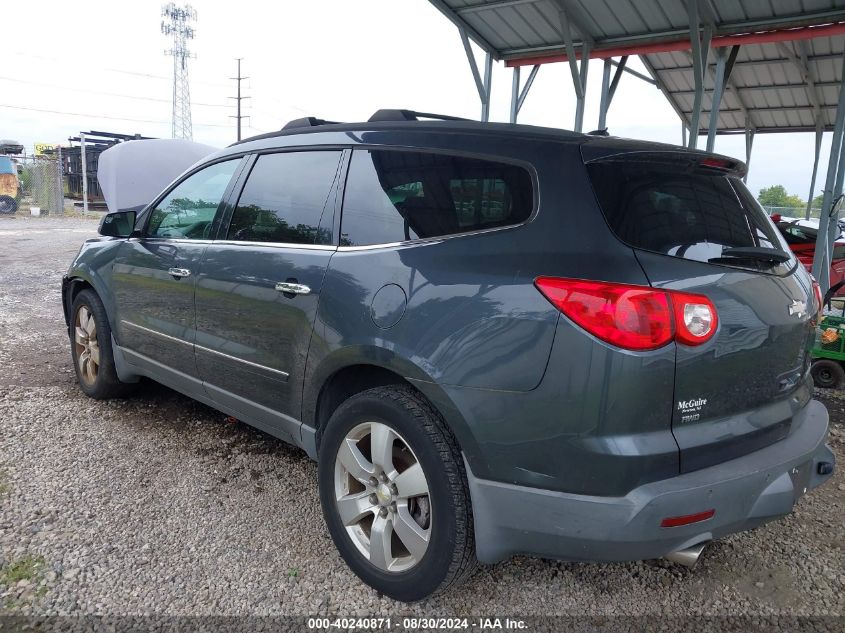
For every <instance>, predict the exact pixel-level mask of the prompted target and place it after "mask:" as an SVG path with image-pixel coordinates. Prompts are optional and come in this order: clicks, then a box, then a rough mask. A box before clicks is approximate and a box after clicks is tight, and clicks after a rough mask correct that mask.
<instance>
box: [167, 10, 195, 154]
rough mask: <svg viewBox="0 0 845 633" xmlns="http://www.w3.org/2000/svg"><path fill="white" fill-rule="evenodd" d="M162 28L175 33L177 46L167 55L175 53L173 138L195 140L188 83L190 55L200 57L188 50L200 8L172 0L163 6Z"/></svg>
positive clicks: (169, 32) (172, 33)
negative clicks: (193, 24)
mask: <svg viewBox="0 0 845 633" xmlns="http://www.w3.org/2000/svg"><path fill="white" fill-rule="evenodd" d="M161 17H163V18H165V19H164V20H162V21H161V32H162V33H164V34H165V35H172V36H173V48H171V49H169V50H165V51H164V54H165V55H170V56H171V57H173V134H172V136H173V138H186V139H188V140H193V138H194V131H193V126H192V125H191V87H190V84H189V83H188V59H190V58H191V57H194V58H196V55H193V54H191V52H190V51H189V50H188V40H192V39H194V34H195V31H194V29H193V27H192V26H190V25H189V22H195V21H196V19H197V12H196V11H194V9H193V7H192V6H191V5H189V4H186V5H185V6H184V7H177V6H176V4H175V3H173V2H171V3H169V4H165V5H164V6H162V8H161Z"/></svg>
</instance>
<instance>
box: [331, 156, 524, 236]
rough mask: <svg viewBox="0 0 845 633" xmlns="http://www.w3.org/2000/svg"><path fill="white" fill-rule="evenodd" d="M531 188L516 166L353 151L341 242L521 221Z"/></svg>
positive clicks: (436, 233) (461, 230)
mask: <svg viewBox="0 0 845 633" xmlns="http://www.w3.org/2000/svg"><path fill="white" fill-rule="evenodd" d="M533 203H534V193H533V189H532V185H531V176H530V175H529V174H528V172H527V171H526V170H525V169H523V168H522V167H517V166H514V165H507V164H503V163H496V162H492V161H486V160H478V159H475V158H463V157H459V156H448V155H445V154H431V153H421V152H405V151H386V150H355V151H353V152H352V161H351V164H350V166H349V175H348V177H347V180H346V190H345V193H344V201H343V221H342V227H341V236H340V244H341V245H342V246H364V245H370V244H389V243H392V242H403V241H407V240H416V239H425V238H429V237H440V236H444V235H456V234H460V233H467V232H470V231H478V230H482V229H489V228H495V227H501V226H508V225H513V224H519V223H521V222H525V221H526V220H527V219H528V217H529V216H530V215H531V209H532V207H533Z"/></svg>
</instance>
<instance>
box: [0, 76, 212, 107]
mask: <svg viewBox="0 0 845 633" xmlns="http://www.w3.org/2000/svg"><path fill="white" fill-rule="evenodd" d="M0 79H2V80H4V81H13V82H15V83H19V84H29V85H31V86H44V87H45V88H59V89H60V90H74V91H76V92H85V93H88V94H93V95H103V96H108V97H121V98H123V99H137V100H140V101H158V102H161V103H170V99H158V98H156V97H142V96H140V95H127V94H120V93H117V92H104V91H102V90H90V89H88V88H76V87H74V86H60V85H58V84H51V83H46V82H43V81H30V80H28V79H16V78H14V77H3V76H0ZM192 105H197V106H207V107H209V108H228V107H229V106H228V104H225V103H200V102H197V101H194V102H192Z"/></svg>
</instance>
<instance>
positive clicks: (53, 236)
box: [0, 218, 845, 616]
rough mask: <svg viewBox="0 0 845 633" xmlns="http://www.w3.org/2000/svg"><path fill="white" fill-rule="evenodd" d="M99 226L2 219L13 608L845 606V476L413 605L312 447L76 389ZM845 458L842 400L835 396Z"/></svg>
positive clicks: (717, 610)
mask: <svg viewBox="0 0 845 633" xmlns="http://www.w3.org/2000/svg"><path fill="white" fill-rule="evenodd" d="M95 231H96V223H95V222H94V221H92V220H84V219H61V218H55V219H52V218H41V219H38V218H31V219H30V218H14V219H11V218H9V219H7V218H0V282H2V290H1V291H0V366H2V368H3V370H4V371H3V373H2V376H0V614H3V613H6V614H10V613H19V614H46V615H51V614H81V613H85V614H132V615H140V614H153V613H154V614H192V615H197V614H202V615H206V614H219V615H222V614H227V615H243V614H259V615H267V614H296V615H317V614H326V613H329V614H335V615H344V616H351V615H371V614H375V615H382V616H384V615H390V614H396V615H400V614H428V615H432V614H435V615H469V614H490V613H505V614H518V615H538V614H577V615H583V614H596V615H610V614H614V615H619V614H663V615H670V614H671V615H688V614H719V615H741V614H764V615H766V614H769V615H775V614H784V615H785V614H789V615H843V614H845V523H843V517H845V477H843V474H842V472H843V469H842V467H841V466H840V469H839V470H838V472H837V473H836V475H835V476H834V478H833V479H832V481H830V482H829V483H828V484H827V485H825V486H824V487H822V488H820V489H818V490H816V491H814V492H813V493H812V494H810V495H809V496H808V497H806V498H804V499H803V500H802V501H801V502H800V503H799V504H798V506H797V508H796V511H795V513H794V514H792V515H791V516H789V517H787V518H786V519H784V520H781V521H778V522H776V523H773V524H769V525H767V526H764V527H762V528H759V529H757V530H756V531H754V532H751V533H746V534H741V535H736V536H733V537H730V538H727V539H725V540H723V541H720V542H717V543H714V544H712V545H711V546H709V547H708V549H707V550H705V554H704V556H703V557H702V559H701V561H700V563H699V565H698V566H697V567H696V568H695V569H693V570H688V569H686V568H682V567H679V566H677V565H673V564H670V563H667V562H664V561H646V562H640V563H629V564H605V565H599V564H574V563H560V562H551V561H540V560H531V559H527V558H518V559H515V560H512V561H510V562H507V563H503V564H499V565H495V566H492V567H484V568H482V569H481V571H480V572H479V573H478V574H477V575H476V576H475V577H474V578H473V579H472V580H471V581H470V582H469V583H468V584H466V585H465V586H463V587H462V588H461V589H459V590H456V591H452V592H450V593H449V594H448V595H445V596H441V597H438V598H435V599H432V600H429V601H426V602H422V603H418V604H414V605H403V604H400V603H397V602H394V601H392V600H389V599H386V598H382V597H379V596H378V595H377V594H376V593H375V592H374V591H372V590H370V589H369V588H367V587H365V586H364V585H362V584H361V583H360V582H359V581H358V580H357V578H356V577H355V576H354V575H353V574H352V573H351V572H350V571H348V570H347V568H346V566H345V565H344V564H343V562H342V560H341V559H340V557H339V555H338V554H337V552H336V551H335V548H334V546H333V545H332V543H331V540H330V539H329V536H328V533H327V531H326V528H325V525H324V523H323V519H322V516H321V513H320V507H319V501H318V496H317V486H316V467H315V465H314V464H313V463H312V462H310V461H309V460H308V459H307V458H306V457H305V455H304V453H302V452H301V451H299V450H297V449H294V448H291V447H288V446H287V445H285V444H283V443H281V442H279V441H277V440H275V439H273V438H271V437H269V436H267V435H264V434H262V433H260V432H258V431H256V430H253V429H251V428H250V427H248V426H246V425H243V424H239V423H231V422H229V421H227V420H226V418H225V416H224V415H222V414H220V413H218V412H216V411H214V410H212V409H210V408H208V407H205V406H203V405H201V404H198V403H196V402H193V401H191V400H189V399H187V398H185V397H183V396H181V395H179V394H176V393H175V392H173V391H170V390H169V389H166V388H164V387H161V386H158V385H155V384H146V385H144V386H143V388H142V389H141V391H140V393H139V394H138V395H137V396H136V397H133V398H132V399H131V400H123V401H111V402H95V401H93V400H90V399H88V398H86V397H84V396H83V395H82V393H81V392H80V391H79V390H78V389H77V388H76V386H75V383H74V377H73V370H72V367H71V365H70V359H69V352H68V343H67V338H66V335H65V332H64V322H63V318H62V313H61V307H60V298H59V295H60V279H61V275H62V274H63V272H64V271H65V270H66V268H67V265H68V263H69V262H70V260H71V259H72V257H73V255H74V254H75V252H76V250H77V249H78V247H79V244H80V242H81V241H82V240H83V239H85V238H87V237H88V236H92V235H93V234H94V233H95ZM817 396H818V397H819V398H821V399H823V400H824V402H825V403H826V404H827V406H828V408H829V409H830V412H831V417H832V420H833V421H834V423H833V425H832V436H831V444H832V446H833V449H834V451H835V452H836V454H837V458H838V460H839V463H840V465H841V464H845V426H843V421H845V393H830V392H829V393H818V394H817Z"/></svg>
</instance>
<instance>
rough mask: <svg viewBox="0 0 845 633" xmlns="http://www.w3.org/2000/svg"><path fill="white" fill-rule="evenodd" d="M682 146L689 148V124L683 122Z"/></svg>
mask: <svg viewBox="0 0 845 633" xmlns="http://www.w3.org/2000/svg"><path fill="white" fill-rule="evenodd" d="M681 145H683V146H684V147H686V146H687V124H686V123H684V122H683V121H681Z"/></svg>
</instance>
